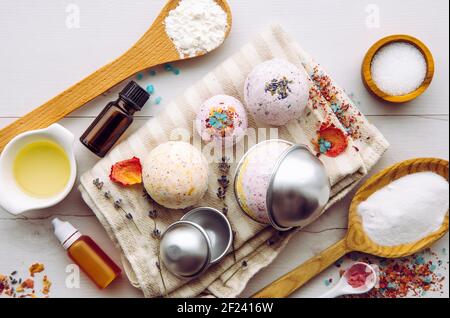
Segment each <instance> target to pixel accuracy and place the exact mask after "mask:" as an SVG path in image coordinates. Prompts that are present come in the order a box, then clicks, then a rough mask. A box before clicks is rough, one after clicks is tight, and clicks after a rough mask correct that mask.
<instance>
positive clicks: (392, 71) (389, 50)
mask: <svg viewBox="0 0 450 318" xmlns="http://www.w3.org/2000/svg"><path fill="white" fill-rule="evenodd" d="M371 73H372V78H373V80H374V82H375V84H376V85H377V86H378V88H379V89H381V90H382V91H383V92H385V93H387V94H389V95H391V96H402V95H406V94H409V93H411V92H413V91H415V90H416V89H417V88H419V87H420V85H421V84H422V83H423V81H424V80H425V77H426V74H427V62H426V60H425V57H424V56H423V54H422V52H420V51H419V50H418V49H417V48H416V47H415V46H414V45H412V44H409V43H406V42H397V43H392V44H388V45H386V46H385V47H383V48H381V49H380V50H379V51H378V52H377V53H376V54H375V56H374V58H373V60H372V66H371Z"/></svg>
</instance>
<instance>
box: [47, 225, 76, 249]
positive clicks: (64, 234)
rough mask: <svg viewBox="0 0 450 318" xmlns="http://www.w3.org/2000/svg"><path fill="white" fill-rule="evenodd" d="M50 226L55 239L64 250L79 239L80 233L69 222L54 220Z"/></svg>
mask: <svg viewBox="0 0 450 318" xmlns="http://www.w3.org/2000/svg"><path fill="white" fill-rule="evenodd" d="M52 224H53V228H54V229H55V235H56V237H57V238H58V240H59V241H60V242H61V244H62V246H63V247H64V248H65V249H66V250H67V249H68V248H69V247H70V246H71V245H72V244H73V243H75V241H77V240H78V239H79V238H80V237H81V233H80V232H79V231H78V230H77V229H76V228H75V227H74V226H73V225H72V224H70V223H69V222H64V221H61V220H60V219H58V218H54V219H53V220H52Z"/></svg>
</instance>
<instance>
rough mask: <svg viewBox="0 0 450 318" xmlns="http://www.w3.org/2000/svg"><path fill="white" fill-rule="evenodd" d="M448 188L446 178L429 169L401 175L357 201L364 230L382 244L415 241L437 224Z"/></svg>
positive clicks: (442, 214) (441, 218) (446, 200)
mask: <svg viewBox="0 0 450 318" xmlns="http://www.w3.org/2000/svg"><path fill="white" fill-rule="evenodd" d="M448 191H449V186H448V182H447V180H446V179H444V178H443V177H441V176H440V175H438V174H436V173H433V172H419V173H414V174H412V175H408V176H405V177H402V178H400V179H398V180H396V181H394V182H392V183H391V184H389V185H387V186H386V187H384V188H382V189H380V190H378V191H377V192H375V193H373V194H372V195H371V196H370V197H369V198H368V199H367V200H366V201H365V202H362V203H361V204H360V205H359V207H358V213H359V215H360V216H361V217H362V221H363V227H364V231H365V232H366V233H367V235H368V236H369V237H370V238H371V239H372V240H373V241H374V242H375V243H378V244H379V245H382V246H397V245H401V244H407V243H412V242H416V241H418V240H420V239H422V238H424V237H425V236H427V235H429V234H431V233H433V232H435V231H437V230H438V229H439V228H440V227H441V225H442V223H443V221H444V218H445V215H446V214H447V212H448V204H449V192H448Z"/></svg>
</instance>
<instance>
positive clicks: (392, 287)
mask: <svg viewBox="0 0 450 318" xmlns="http://www.w3.org/2000/svg"><path fill="white" fill-rule="evenodd" d="M387 287H388V288H389V289H396V288H397V284H395V283H389V284H388V286H387Z"/></svg>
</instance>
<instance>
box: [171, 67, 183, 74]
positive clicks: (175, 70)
mask: <svg viewBox="0 0 450 318" xmlns="http://www.w3.org/2000/svg"><path fill="white" fill-rule="evenodd" d="M172 72H173V74H175V75H180V73H181V71H180V69H179V68H173V70H172Z"/></svg>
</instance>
